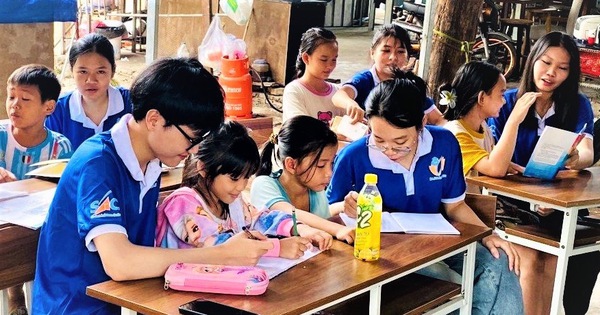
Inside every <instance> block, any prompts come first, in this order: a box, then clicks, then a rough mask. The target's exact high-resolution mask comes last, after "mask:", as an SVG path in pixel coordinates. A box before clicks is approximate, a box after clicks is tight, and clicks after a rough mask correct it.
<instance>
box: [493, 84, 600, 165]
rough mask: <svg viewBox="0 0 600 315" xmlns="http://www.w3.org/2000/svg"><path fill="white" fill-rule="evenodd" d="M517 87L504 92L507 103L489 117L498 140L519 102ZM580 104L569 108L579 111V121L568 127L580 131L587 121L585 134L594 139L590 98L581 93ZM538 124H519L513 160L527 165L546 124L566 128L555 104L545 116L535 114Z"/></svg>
mask: <svg viewBox="0 0 600 315" xmlns="http://www.w3.org/2000/svg"><path fill="white" fill-rule="evenodd" d="M517 92H518V90H517V89H511V90H508V91H506V92H505V93H504V99H506V104H504V106H502V108H501V109H500V115H498V117H497V118H490V119H488V125H489V126H490V129H491V130H492V134H493V136H494V138H495V139H496V142H498V140H499V139H500V135H501V134H502V131H503V130H504V126H505V125H506V121H507V120H508V117H509V116H510V113H511V112H512V110H513V108H515V104H516V102H517ZM578 98H579V99H578V102H577V105H578V106H574V108H570V109H569V110H574V111H577V113H578V114H577V117H578V118H577V122H576V124H575V128H571V129H567V130H569V131H572V132H579V131H580V130H581V128H583V125H584V124H586V123H587V126H586V128H585V131H584V132H585V136H586V137H587V138H590V139H592V140H593V135H594V113H593V111H592V105H591V103H590V101H589V100H588V98H587V97H586V96H585V95H583V94H581V93H579V96H578ZM535 115H536V118H537V121H538V126H537V128H535V127H528V126H526V125H525V124H520V125H519V130H518V134H517V141H516V145H515V152H514V153H513V157H512V161H513V162H515V163H517V164H519V165H521V166H525V165H527V162H528V161H529V158H530V157H531V154H532V153H533V149H534V148H535V145H536V144H537V141H538V140H539V139H540V135H541V134H542V131H543V130H544V127H545V126H546V125H548V126H552V127H556V128H560V129H565V127H564V126H560V125H559V122H558V119H557V118H558V117H556V116H555V115H554V105H552V107H551V108H550V109H549V110H548V112H547V113H546V116H545V117H539V116H538V115H537V113H536V114H535Z"/></svg>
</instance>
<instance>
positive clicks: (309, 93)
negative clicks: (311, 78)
mask: <svg viewBox="0 0 600 315" xmlns="http://www.w3.org/2000/svg"><path fill="white" fill-rule="evenodd" d="M328 85H329V89H328V91H327V92H324V93H323V92H317V91H315V90H313V89H311V88H310V87H308V86H306V85H304V84H302V82H300V80H294V81H292V82H290V83H288V85H286V86H285V89H284V90H283V116H282V120H283V122H285V121H286V120H288V119H290V118H292V117H294V116H298V115H306V116H311V117H314V118H317V119H319V120H321V121H324V122H327V123H328V124H329V123H330V122H331V120H332V119H333V117H335V116H342V115H344V114H345V111H344V110H343V109H341V108H337V107H335V105H333V102H332V101H331V98H332V97H333V94H335V92H336V91H337V90H338V89H339V86H338V85H335V84H332V83H328Z"/></svg>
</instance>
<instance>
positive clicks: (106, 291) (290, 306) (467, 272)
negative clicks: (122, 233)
mask: <svg viewBox="0 0 600 315" xmlns="http://www.w3.org/2000/svg"><path fill="white" fill-rule="evenodd" d="M454 226H455V227H456V228H457V229H459V231H460V232H461V235H460V236H447V235H446V236H442V235H409V234H382V237H381V258H380V259H379V260H378V261H376V262H363V261H359V260H357V259H355V258H354V257H353V247H352V246H351V245H347V244H345V243H342V242H339V241H335V242H334V245H333V247H332V249H331V250H329V251H327V252H324V253H321V254H319V255H317V256H315V257H313V258H311V259H309V260H307V261H305V262H304V263H301V264H299V265H297V266H295V267H293V268H292V269H290V270H288V271H286V272H284V273H283V274H281V275H279V276H278V277H276V278H274V279H273V280H271V282H270V284H269V287H268V289H267V291H266V292H265V294H263V295H261V296H234V295H219V294H204V293H194V292H180V291H174V290H166V291H165V290H164V289H163V285H164V280H163V278H153V279H147V280H136V281H124V282H116V281H106V282H102V283H99V284H95V285H92V286H89V287H88V288H87V294H88V295H89V296H91V297H94V298H97V299H100V300H102V301H106V302H109V303H113V304H116V305H119V306H121V307H123V308H124V309H125V308H127V309H129V310H131V314H135V312H141V313H144V314H148V315H156V314H178V307H179V305H181V304H184V303H187V302H189V301H192V300H195V299H197V298H200V297H202V298H206V299H209V300H213V301H215V302H218V303H223V304H227V305H230V306H233V307H236V308H240V309H244V310H247V311H250V312H255V313H257V314H262V315H269V314H273V315H274V314H277V315H280V314H302V313H307V314H310V313H313V312H315V311H318V310H322V309H324V308H327V307H329V306H332V305H335V304H337V303H340V302H342V301H344V300H347V299H350V298H352V297H355V296H358V295H359V294H362V293H365V292H370V314H379V313H380V312H379V311H380V309H379V302H380V299H381V287H382V286H383V285H384V284H386V283H388V282H391V281H393V280H395V279H398V278H401V277H403V276H406V275H408V274H410V273H413V272H415V271H417V270H419V269H421V268H423V267H425V266H428V265H430V264H432V263H434V262H437V261H440V260H442V259H445V258H447V257H449V256H452V255H455V254H458V253H461V252H467V253H466V256H465V259H466V263H465V268H464V269H463V275H464V276H463V284H462V285H463V292H464V294H462V295H459V296H457V297H455V298H453V299H451V300H450V301H449V302H447V303H446V304H443V305H441V306H438V307H437V308H435V309H434V310H435V311H437V312H440V313H448V312H450V311H451V310H454V309H458V308H461V310H462V312H463V314H466V313H470V310H471V301H472V298H471V297H472V290H473V274H474V265H475V261H474V258H475V256H474V254H475V242H477V241H478V240H480V239H482V238H483V237H485V236H487V235H490V233H491V230H490V229H489V228H485V227H479V226H473V225H468V224H461V223H456V224H454ZM122 314H129V313H127V311H126V310H123V312H122Z"/></svg>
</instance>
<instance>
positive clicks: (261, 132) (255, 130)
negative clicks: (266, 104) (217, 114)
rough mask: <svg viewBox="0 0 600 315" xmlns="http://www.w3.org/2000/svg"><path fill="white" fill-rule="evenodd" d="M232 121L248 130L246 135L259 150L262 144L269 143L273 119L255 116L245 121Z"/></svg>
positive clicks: (240, 119)
mask: <svg viewBox="0 0 600 315" xmlns="http://www.w3.org/2000/svg"><path fill="white" fill-rule="evenodd" d="M227 119H231V118H227ZM234 120H235V121H237V122H239V123H240V124H242V125H244V126H246V127H247V128H248V129H249V130H248V133H249V134H250V137H252V139H254V141H255V142H256V144H257V145H258V147H259V148H260V147H261V146H262V145H263V143H265V142H267V141H269V137H270V136H271V133H273V117H265V116H256V117H253V118H246V119H242V118H236V119H234Z"/></svg>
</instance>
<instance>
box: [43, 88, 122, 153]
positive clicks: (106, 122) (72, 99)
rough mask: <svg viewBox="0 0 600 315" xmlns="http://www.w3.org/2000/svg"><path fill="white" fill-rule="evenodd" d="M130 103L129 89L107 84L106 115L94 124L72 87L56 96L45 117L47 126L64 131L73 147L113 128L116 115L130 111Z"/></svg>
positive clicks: (62, 132) (117, 116) (57, 130)
mask: <svg viewBox="0 0 600 315" xmlns="http://www.w3.org/2000/svg"><path fill="white" fill-rule="evenodd" d="M132 106H133V105H132V104H131V98H130V95H129V90H128V89H126V88H123V87H116V88H115V87H112V86H109V87H108V109H107V110H106V116H104V119H103V120H102V122H100V124H99V125H96V124H95V123H94V122H92V121H91V120H90V119H89V118H88V117H87V116H86V115H85V112H84V111H83V107H82V104H81V94H80V93H79V91H77V90H75V91H72V92H70V93H68V94H66V95H64V96H62V97H60V98H59V99H58V102H56V109H55V110H54V112H53V113H52V115H50V116H48V118H47V119H46V127H48V129H50V130H54V131H56V132H58V133H61V134H63V135H65V137H67V138H68V139H69V140H70V141H71V145H72V146H73V150H75V149H77V148H78V147H79V146H80V145H81V143H82V142H83V141H85V140H86V139H87V138H89V137H91V136H93V135H95V134H97V133H100V132H102V131H107V130H109V129H110V128H112V126H114V125H115V123H116V122H117V121H118V120H119V118H121V117H122V116H123V115H125V114H128V113H131V112H132V110H133V109H132Z"/></svg>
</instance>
